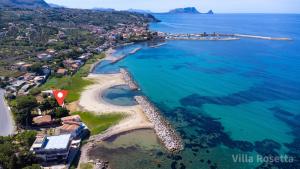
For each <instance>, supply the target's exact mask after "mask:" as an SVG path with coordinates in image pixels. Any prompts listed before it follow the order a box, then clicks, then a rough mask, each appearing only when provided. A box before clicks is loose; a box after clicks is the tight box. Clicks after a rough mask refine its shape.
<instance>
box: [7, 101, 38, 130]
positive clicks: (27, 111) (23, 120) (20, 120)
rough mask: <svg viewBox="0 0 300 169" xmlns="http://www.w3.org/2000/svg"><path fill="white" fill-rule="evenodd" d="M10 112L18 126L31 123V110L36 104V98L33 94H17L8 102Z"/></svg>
mask: <svg viewBox="0 0 300 169" xmlns="http://www.w3.org/2000/svg"><path fill="white" fill-rule="evenodd" d="M10 106H11V107H12V112H14V116H15V121H16V124H17V126H18V127H21V126H29V125H31V121H32V117H31V111H32V110H33V109H34V108H36V107H37V106H38V103H37V100H36V98H35V97H33V96H30V95H28V96H19V97H17V99H15V100H13V101H11V102H10Z"/></svg>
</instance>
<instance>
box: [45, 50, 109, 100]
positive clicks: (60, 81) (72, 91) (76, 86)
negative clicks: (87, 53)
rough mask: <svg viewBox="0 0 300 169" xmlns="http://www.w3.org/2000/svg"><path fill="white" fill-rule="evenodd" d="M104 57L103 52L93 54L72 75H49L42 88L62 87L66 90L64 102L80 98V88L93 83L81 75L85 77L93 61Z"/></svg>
mask: <svg viewBox="0 0 300 169" xmlns="http://www.w3.org/2000/svg"><path fill="white" fill-rule="evenodd" d="M104 57H105V54H99V55H94V56H93V57H92V58H91V59H89V60H88V61H87V62H86V64H85V65H84V66H82V67H81V68H80V69H79V70H78V71H77V72H76V74H75V75H73V76H63V77H61V78H59V77H51V78H50V79H49V80H48V81H47V82H46V83H45V84H44V85H43V86H42V87H41V89H42V90H49V89H64V90H68V91H69V93H68V96H67V98H66V102H68V103H70V102H73V101H77V100H78V99H79V98H80V93H81V92H82V90H83V89H84V88H85V87H86V86H88V85H91V84H93V82H92V81H90V80H87V79H83V78H82V77H86V76H87V75H88V74H89V71H90V68H91V66H92V64H93V63H94V62H96V61H97V60H99V59H102V58H104Z"/></svg>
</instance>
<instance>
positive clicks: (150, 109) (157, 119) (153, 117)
mask: <svg viewBox="0 0 300 169" xmlns="http://www.w3.org/2000/svg"><path fill="white" fill-rule="evenodd" d="M134 98H135V100H136V101H137V102H138V103H139V105H141V107H142V109H143V111H144V113H145V114H146V116H147V118H148V119H149V121H150V122H151V123H152V124H153V125H154V131H155V133H156V134H157V136H158V138H159V139H160V141H161V142H162V143H163V144H164V145H165V147H166V148H167V149H168V150H169V151H171V152H176V151H180V150H182V149H183V142H182V140H181V138H180V136H179V135H178V134H177V133H176V131H175V130H174V129H173V128H172V126H171V125H170V124H169V123H168V122H167V121H166V120H165V119H164V118H163V117H162V116H161V115H160V112H159V110H158V109H157V108H156V107H155V106H154V105H152V104H151V103H150V101H148V99H147V98H146V97H144V96H135V97H134Z"/></svg>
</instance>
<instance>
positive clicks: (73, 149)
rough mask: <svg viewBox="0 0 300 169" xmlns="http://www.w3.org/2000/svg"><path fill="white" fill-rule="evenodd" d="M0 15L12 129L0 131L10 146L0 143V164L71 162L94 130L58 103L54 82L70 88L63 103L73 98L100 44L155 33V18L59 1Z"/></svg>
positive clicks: (2, 73) (0, 52) (2, 78)
mask: <svg viewBox="0 0 300 169" xmlns="http://www.w3.org/2000/svg"><path fill="white" fill-rule="evenodd" d="M0 14H1V23H0V37H1V38H0V46H1V47H0V58H1V61H0V65H1V68H0V86H1V88H3V89H4V90H5V98H6V100H7V103H8V105H9V107H10V110H11V112H12V113H13V115H14V121H15V128H16V131H15V133H16V134H15V135H12V136H9V137H0V142H1V143H4V144H6V145H7V146H9V147H13V148H12V149H6V148H2V147H0V149H1V150H0V158H3V159H1V160H0V161H1V163H0V168H1V166H3V168H23V167H26V166H27V167H29V168H39V167H40V166H42V167H44V168H47V167H48V168H49V167H54V166H55V167H57V168H70V167H72V164H73V163H72V162H74V159H76V158H77V157H78V153H79V152H80V146H81V144H82V140H85V139H87V138H88V137H89V135H90V133H91V132H92V133H93V131H91V130H90V129H89V128H88V124H85V123H84V122H83V120H82V119H81V117H80V115H78V114H79V113H78V114H76V113H75V114H71V113H70V110H69V108H68V107H67V106H63V107H61V106H59V105H58V104H57V103H56V101H55V99H54V97H53V92H52V89H66V90H69V91H70V94H69V96H68V97H67V99H66V101H65V102H66V104H68V103H71V102H73V101H76V100H78V98H79V94H80V93H78V92H79V91H80V90H82V89H83V88H84V87H85V86H86V85H88V84H90V83H91V82H89V81H87V80H85V79H84V77H85V76H87V74H88V73H89V71H90V69H91V66H92V65H93V64H94V63H95V62H96V61H97V60H99V59H101V58H103V57H104V54H103V51H105V50H107V49H109V48H116V47H118V46H120V45H124V44H127V43H132V42H141V41H149V40H154V39H159V38H160V37H159V35H158V33H156V32H151V31H149V29H148V23H149V22H152V21H155V18H154V17H152V16H148V15H144V14H137V13H129V12H103V11H91V10H79V9H59V8H46V9H44V8H39V9H31V8H1V12H0ZM22 138H24V139H22ZM16 152H17V153H18V155H17V154H16ZM10 159H15V160H10ZM2 161H3V162H2ZM75 161H76V160H75Z"/></svg>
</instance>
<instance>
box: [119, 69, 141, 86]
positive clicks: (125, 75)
mask: <svg viewBox="0 0 300 169" xmlns="http://www.w3.org/2000/svg"><path fill="white" fill-rule="evenodd" d="M120 73H121V74H122V76H123V79H124V80H125V82H126V84H127V85H128V86H129V88H130V89H132V90H139V87H138V85H137V84H136V83H135V82H134V80H133V79H132V77H131V75H130V73H129V72H128V71H127V70H126V69H123V68H121V69H120Z"/></svg>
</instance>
